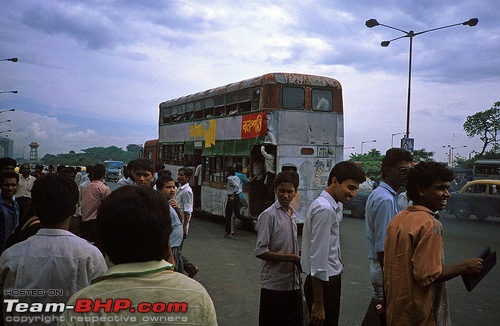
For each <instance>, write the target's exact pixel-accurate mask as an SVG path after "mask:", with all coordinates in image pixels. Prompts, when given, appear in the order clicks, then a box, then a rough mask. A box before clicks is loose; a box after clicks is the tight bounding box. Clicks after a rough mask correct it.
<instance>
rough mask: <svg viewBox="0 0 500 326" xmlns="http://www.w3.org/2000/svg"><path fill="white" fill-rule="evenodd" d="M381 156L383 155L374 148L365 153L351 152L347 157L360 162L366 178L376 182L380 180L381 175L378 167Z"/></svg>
mask: <svg viewBox="0 0 500 326" xmlns="http://www.w3.org/2000/svg"><path fill="white" fill-rule="evenodd" d="M383 158H384V156H383V155H382V154H381V153H380V151H378V150H376V149H375V148H374V149H372V150H371V151H369V152H368V153H366V154H351V156H350V157H349V159H350V160H351V161H354V162H359V163H360V164H361V166H362V167H363V170H364V171H365V174H366V176H367V177H368V178H370V179H372V180H374V181H377V182H380V179H381V177H382V172H381V171H380V167H381V166H382V159H383Z"/></svg>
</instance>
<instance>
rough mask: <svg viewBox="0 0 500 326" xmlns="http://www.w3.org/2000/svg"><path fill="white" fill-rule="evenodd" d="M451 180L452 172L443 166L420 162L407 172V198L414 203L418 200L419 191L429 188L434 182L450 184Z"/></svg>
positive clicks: (436, 163) (435, 163)
mask: <svg viewBox="0 0 500 326" xmlns="http://www.w3.org/2000/svg"><path fill="white" fill-rule="evenodd" d="M452 180H453V172H452V171H451V170H450V169H448V168H447V167H446V166H445V165H444V164H442V163H438V162H420V163H418V164H417V165H415V167H414V168H413V169H411V170H410V172H408V177H407V181H406V191H407V195H408V198H409V199H410V200H413V201H416V200H418V199H419V198H420V195H419V193H418V191H419V190H421V189H426V188H429V187H430V186H432V184H433V183H434V182H436V181H445V182H451V181H452Z"/></svg>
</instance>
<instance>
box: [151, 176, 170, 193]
mask: <svg viewBox="0 0 500 326" xmlns="http://www.w3.org/2000/svg"><path fill="white" fill-rule="evenodd" d="M170 181H174V179H172V176H171V175H162V176H161V177H159V178H158V180H156V183H155V184H156V190H162V189H163V187H165V183H167V182H170Z"/></svg>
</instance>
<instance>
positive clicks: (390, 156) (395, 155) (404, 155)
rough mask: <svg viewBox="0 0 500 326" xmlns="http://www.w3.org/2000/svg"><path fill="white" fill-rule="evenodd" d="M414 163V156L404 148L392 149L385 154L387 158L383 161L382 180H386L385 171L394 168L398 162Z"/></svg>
mask: <svg viewBox="0 0 500 326" xmlns="http://www.w3.org/2000/svg"><path fill="white" fill-rule="evenodd" d="M402 161H403V162H412V161H413V155H412V154H411V153H410V152H409V151H407V150H406V149H403V148H390V149H388V150H387V152H385V156H384V158H383V159H382V166H381V167H380V169H381V170H382V179H385V170H386V169H387V168H393V167H394V166H396V163H398V162H402Z"/></svg>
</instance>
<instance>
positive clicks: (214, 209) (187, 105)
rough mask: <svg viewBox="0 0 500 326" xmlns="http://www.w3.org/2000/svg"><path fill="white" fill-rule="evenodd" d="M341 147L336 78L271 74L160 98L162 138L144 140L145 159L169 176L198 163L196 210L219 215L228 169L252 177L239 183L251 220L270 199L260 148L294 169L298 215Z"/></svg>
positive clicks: (276, 161) (280, 165)
mask: <svg viewBox="0 0 500 326" xmlns="http://www.w3.org/2000/svg"><path fill="white" fill-rule="evenodd" d="M155 143H157V147H156V148H157V150H156V149H154V148H152V147H153V146H154V145H153V144H155ZM343 146H344V114H343V103H342V87H341V85H340V83H339V81H337V80H335V79H333V78H328V77H322V76H313V75H305V74H291V73H269V74H266V75H262V76H259V77H255V78H251V79H247V80H242V81H238V82H235V83H232V84H228V85H225V86H221V87H217V88H213V89H209V90H206V91H203V92H199V93H195V94H191V95H187V96H184V97H180V98H177V99H172V100H169V101H166V102H163V103H160V106H159V138H158V139H155V140H150V141H147V142H146V143H145V145H144V155H143V156H144V157H149V158H151V159H152V160H153V162H155V163H156V162H161V163H163V164H164V166H165V168H166V169H168V170H170V171H171V172H172V174H173V176H174V178H175V177H176V175H177V170H178V169H179V168H180V167H182V166H191V167H193V168H194V167H197V166H198V165H200V164H201V168H202V170H201V171H202V175H201V183H202V185H201V190H200V192H201V210H202V211H205V212H209V213H212V214H215V215H224V207H225V201H226V199H227V195H226V172H225V168H226V167H227V166H229V165H234V164H236V163H240V164H242V165H243V167H244V172H246V173H247V174H248V175H250V176H256V178H255V179H254V181H253V182H252V183H251V184H250V186H247V187H244V196H245V198H246V199H247V201H248V203H249V209H248V210H247V211H246V212H244V214H245V217H246V218H247V219H248V220H255V219H256V218H257V216H258V215H259V214H260V213H261V212H262V211H263V210H264V209H266V208H267V207H269V206H270V205H271V204H272V203H273V202H274V194H273V189H272V186H271V185H266V184H265V183H266V175H265V172H266V171H265V170H264V169H265V168H264V164H265V161H264V156H263V154H262V151H261V150H262V147H264V149H265V151H266V153H268V154H270V155H273V156H274V166H275V170H276V172H277V173H279V172H281V171H284V170H295V171H296V172H297V173H298V174H299V176H300V184H299V192H298V195H297V196H296V198H295V200H294V202H293V203H292V206H293V207H294V208H295V209H296V210H297V211H298V214H299V220H301V219H302V218H303V216H304V214H305V210H306V209H307V207H308V206H309V204H310V203H311V202H312V200H314V199H315V198H316V197H317V196H318V195H319V193H320V192H321V191H322V190H323V189H324V188H325V187H326V186H327V181H328V174H329V172H330V170H331V168H332V167H333V166H334V165H335V164H336V163H337V162H339V161H341V160H342V159H343ZM150 147H151V149H150V150H148V148H150ZM155 151H156V152H155ZM155 153H156V155H155ZM195 196H196V195H195Z"/></svg>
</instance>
